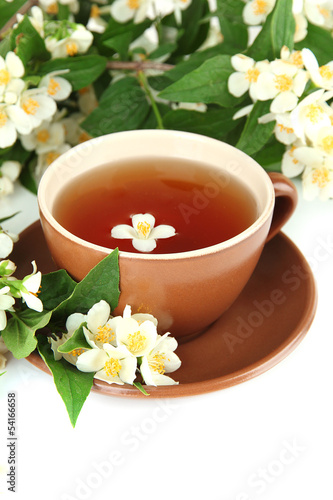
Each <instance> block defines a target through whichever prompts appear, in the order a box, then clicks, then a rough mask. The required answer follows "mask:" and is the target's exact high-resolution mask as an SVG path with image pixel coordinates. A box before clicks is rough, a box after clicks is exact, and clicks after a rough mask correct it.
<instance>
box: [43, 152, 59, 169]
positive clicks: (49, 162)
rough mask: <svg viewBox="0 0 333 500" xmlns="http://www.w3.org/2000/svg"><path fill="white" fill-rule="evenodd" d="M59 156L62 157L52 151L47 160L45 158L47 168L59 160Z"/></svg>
mask: <svg viewBox="0 0 333 500" xmlns="http://www.w3.org/2000/svg"><path fill="white" fill-rule="evenodd" d="M59 156H60V154H59V153H55V152H54V151H50V152H49V153H47V155H46V158H45V162H46V164H47V166H49V165H51V163H53V162H54V160H56V159H57V158H59Z"/></svg>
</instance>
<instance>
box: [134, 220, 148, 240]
mask: <svg viewBox="0 0 333 500" xmlns="http://www.w3.org/2000/svg"><path fill="white" fill-rule="evenodd" d="M136 230H137V232H138V233H139V234H140V235H141V236H143V237H144V238H147V236H148V235H149V233H150V224H149V222H147V221H142V222H139V223H138V225H137V226H136Z"/></svg>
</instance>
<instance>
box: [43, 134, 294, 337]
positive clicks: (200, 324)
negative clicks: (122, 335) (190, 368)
mask: <svg viewBox="0 0 333 500" xmlns="http://www.w3.org/2000/svg"><path fill="white" fill-rule="evenodd" d="M147 157H162V158H169V159H177V158H181V159H186V160H192V161H195V162H198V161H199V162H202V164H205V165H208V166H211V167H214V168H217V169H219V172H220V174H219V176H218V177H217V179H215V182H217V183H218V182H219V179H220V181H221V182H223V183H224V184H225V182H226V179H228V176H235V177H236V178H238V179H240V180H242V181H243V183H245V184H246V186H247V188H248V190H249V191H250V192H251V193H252V195H253V197H254V199H255V201H256V203H257V207H258V217H257V219H256V220H255V222H254V223H253V224H252V225H251V226H250V227H248V228H247V229H246V230H244V231H243V232H241V233H240V234H238V235H237V236H235V237H233V238H231V239H229V240H227V241H224V242H222V243H219V244H217V245H214V246H210V247H206V248H203V249H200V250H193V251H188V252H182V253H170V254H149V253H142V254H137V253H134V252H133V253H130V252H122V251H120V252H119V266H120V290H121V294H120V301H119V305H118V307H117V309H116V310H115V314H122V311H123V309H124V306H125V305H126V304H129V305H131V307H132V312H137V311H140V312H149V313H151V314H153V315H154V316H156V317H157V319H158V321H159V333H163V332H165V331H170V332H171V334H172V335H173V336H175V337H176V338H178V340H186V338H190V337H191V336H192V335H195V334H197V333H199V332H202V331H204V330H205V329H206V328H207V327H208V326H209V325H210V324H211V323H213V322H214V321H215V320H216V319H217V318H219V317H220V316H221V315H222V314H223V312H224V311H226V309H228V308H229V306H230V305H231V304H232V303H233V302H234V301H235V299H236V298H237V297H238V295H239V294H240V292H241V291H242V289H243V288H244V286H245V285H246V283H247V282H248V280H249V278H250V276H251V274H252V273H253V270H254V268H255V266H256V264H257V262H258V260H259V257H260V254H261V252H262V249H263V247H264V245H265V243H266V242H267V241H268V239H270V238H272V237H273V236H274V235H275V234H276V233H277V232H278V231H279V230H280V229H281V227H282V225H283V224H284V223H285V222H286V220H287V219H288V218H289V217H290V215H291V214H292V212H293V210H294V209H295V207H296V203H297V192H296V189H295V187H294V185H293V184H292V183H291V182H290V181H289V180H288V179H287V178H285V177H284V176H283V175H281V174H277V173H274V174H272V175H270V176H269V175H268V174H267V173H266V172H265V170H264V169H263V168H262V167H260V165H259V164H258V163H256V162H255V161H254V160H253V159H252V158H250V157H249V156H247V155H246V154H244V153H243V152H241V151H239V150H237V149H236V148H234V147H232V146H230V145H228V144H225V143H223V142H221V141H217V140H215V139H211V138H208V137H205V136H200V135H196V134H191V133H184V132H176V131H168V130H139V131H129V132H119V133H114V134H110V135H107V136H103V137H99V138H96V139H92V140H90V141H87V142H85V143H83V144H81V145H79V146H76V147H74V148H73V149H71V150H69V151H68V152H66V153H65V154H63V155H62V156H60V157H59V158H58V159H57V160H55V162H54V163H53V164H52V165H51V166H50V167H49V168H48V169H47V171H46V172H45V174H44V176H43V178H42V180H41V183H40V186H39V191H38V203H39V210H40V218H41V222H42V227H43V231H44V235H45V238H46V241H47V244H48V247H49V249H50V252H51V255H52V257H53V259H54V261H55V263H56V264H57V266H58V267H60V268H64V269H66V270H67V271H68V273H69V274H70V275H71V276H72V277H73V278H74V279H76V280H81V279H82V278H83V277H84V276H85V275H86V274H87V273H88V272H89V271H90V269H91V268H92V267H93V266H95V265H96V264H97V263H98V262H99V261H100V260H101V259H103V258H104V257H105V256H106V255H107V254H108V253H110V251H111V250H110V249H109V248H104V247H100V246H98V245H95V244H93V243H90V242H88V241H84V240H82V239H80V238H78V237H76V236H75V235H73V234H71V233H70V232H68V231H67V230H66V229H64V228H63V227H62V226H61V225H60V224H59V223H58V222H57V221H56V219H55V218H54V216H53V210H54V204H55V200H56V199H57V197H58V196H61V193H62V190H63V189H64V187H66V186H67V185H68V183H69V182H71V181H73V180H75V179H76V178H77V177H78V176H80V175H81V174H82V173H84V172H86V171H87V170H92V169H95V168H98V167H100V166H101V165H105V164H108V165H110V168H112V162H114V161H119V160H124V159H129V160H131V159H138V158H147ZM274 206H275V208H274ZM277 258H278V256H277Z"/></svg>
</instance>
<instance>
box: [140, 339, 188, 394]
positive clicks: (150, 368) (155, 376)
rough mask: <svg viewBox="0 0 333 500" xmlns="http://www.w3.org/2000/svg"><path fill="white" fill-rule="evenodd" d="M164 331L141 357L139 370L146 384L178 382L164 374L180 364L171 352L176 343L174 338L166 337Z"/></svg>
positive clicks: (176, 368)
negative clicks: (148, 351) (151, 347)
mask: <svg viewBox="0 0 333 500" xmlns="http://www.w3.org/2000/svg"><path fill="white" fill-rule="evenodd" d="M168 335H169V333H166V334H165V335H163V336H162V337H160V336H158V337H159V338H158V340H157V342H156V344H155V346H154V348H153V349H152V350H151V352H150V353H149V354H147V355H146V356H144V357H143V358H142V362H141V366H140V371H141V375H142V377H143V379H144V381H145V383H146V384H147V385H154V386H158V385H173V384H178V382H175V381H174V380H173V379H172V378H171V377H168V376H167V375H165V373H170V372H173V371H175V370H178V368H179V367H180V365H181V361H180V359H179V358H178V356H177V355H176V354H175V353H174V352H173V351H174V350H175V349H176V348H177V346H178V344H177V341H176V339H174V338H173V337H168Z"/></svg>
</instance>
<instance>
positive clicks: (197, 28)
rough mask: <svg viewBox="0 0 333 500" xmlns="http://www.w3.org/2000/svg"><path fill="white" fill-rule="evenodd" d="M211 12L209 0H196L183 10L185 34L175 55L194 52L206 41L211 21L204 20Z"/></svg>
mask: <svg viewBox="0 0 333 500" xmlns="http://www.w3.org/2000/svg"><path fill="white" fill-rule="evenodd" d="M208 14H209V6H208V2H207V0H196V1H195V2H192V3H191V4H190V6H189V7H188V8H187V9H185V10H183V11H182V23H181V28H178V30H179V32H180V30H181V29H183V35H182V36H180V38H179V40H178V50H176V51H175V52H174V53H173V56H175V57H179V56H180V55H181V56H183V55H187V54H192V53H193V52H195V51H196V50H197V49H198V48H199V47H200V46H201V45H202V44H203V42H204V41H205V39H206V37H207V34H208V31H209V22H208V19H206V22H203V20H204V18H206V16H207V15H208Z"/></svg>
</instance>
